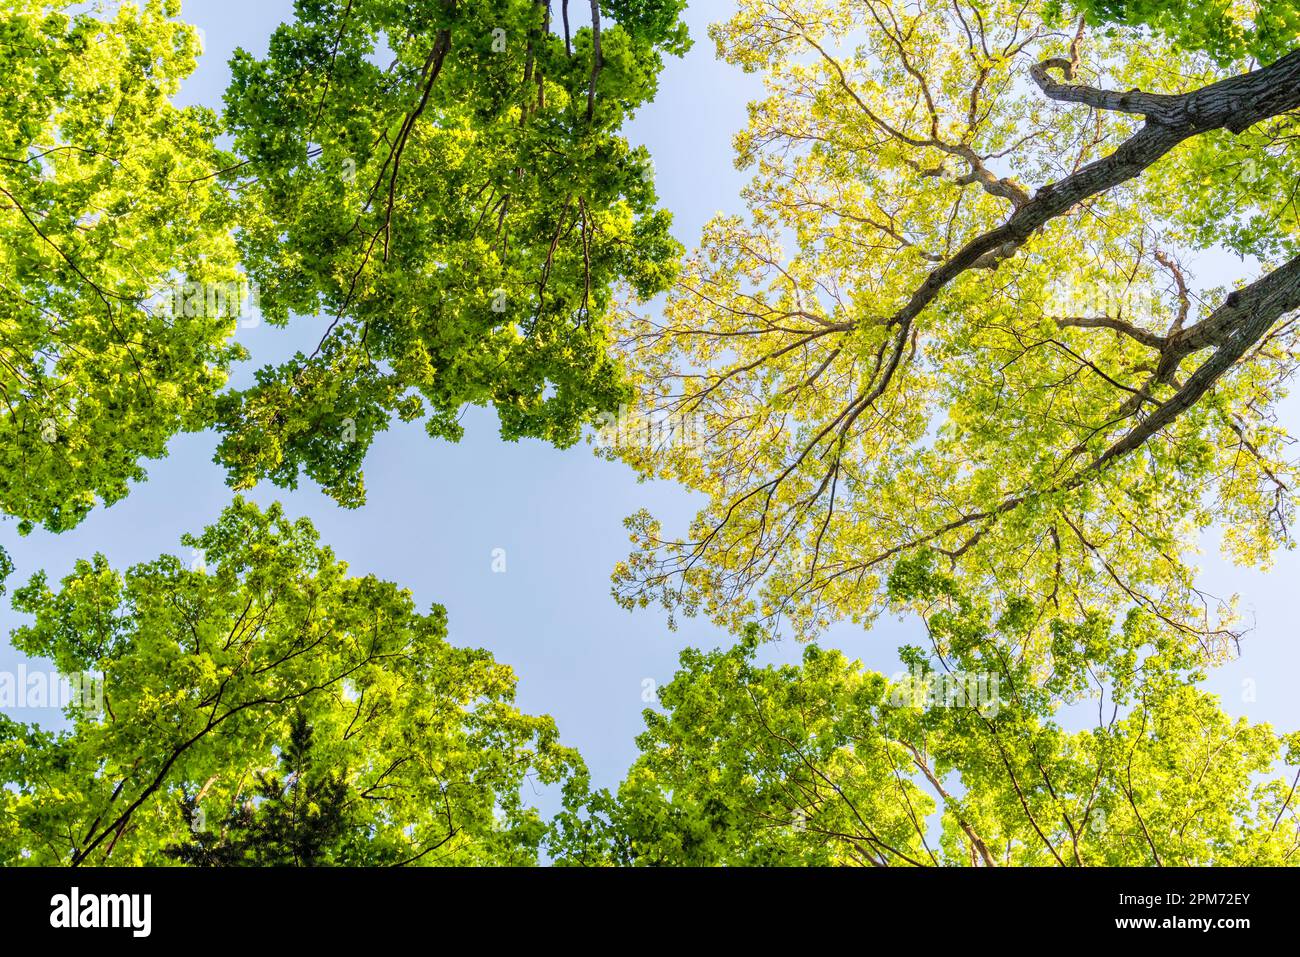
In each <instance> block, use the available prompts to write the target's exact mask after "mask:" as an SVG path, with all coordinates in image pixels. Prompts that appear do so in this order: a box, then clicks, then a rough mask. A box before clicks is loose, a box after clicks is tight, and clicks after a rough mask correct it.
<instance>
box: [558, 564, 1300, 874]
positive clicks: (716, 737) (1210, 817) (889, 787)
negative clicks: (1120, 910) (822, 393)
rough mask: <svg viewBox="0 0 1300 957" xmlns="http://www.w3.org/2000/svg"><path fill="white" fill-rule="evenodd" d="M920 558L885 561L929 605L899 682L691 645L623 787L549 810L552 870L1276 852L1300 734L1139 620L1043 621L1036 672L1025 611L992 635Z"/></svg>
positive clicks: (812, 659) (979, 607) (908, 595)
mask: <svg viewBox="0 0 1300 957" xmlns="http://www.w3.org/2000/svg"><path fill="white" fill-rule="evenodd" d="M937 557H938V556H936V555H934V553H920V554H918V555H916V556H914V557H913V558H910V559H908V560H906V561H905V562H903V563H900V565H899V567H898V570H897V571H896V573H895V576H894V579H893V580H892V581H891V584H890V587H891V591H892V592H893V594H894V596H895V597H896V598H897V599H898V600H900V601H903V600H905V601H910V602H915V603H919V604H921V605H922V606H923V607H924V613H923V615H924V621H925V624H926V627H927V632H928V636H929V639H930V647H929V648H926V649H921V648H907V649H904V653H903V658H904V660H905V661H906V663H907V664H908V667H909V671H908V674H907V675H906V676H901V675H896V676H891V677H886V676H885V675H882V674H879V673H874V672H869V671H866V670H864V669H863V668H862V666H861V665H860V664H859V663H858V662H854V661H850V660H848V659H847V658H846V657H845V656H844V654H843V653H841V652H839V651H830V650H822V649H821V648H819V647H818V646H817V645H809V646H808V647H807V648H806V649H805V652H804V657H803V662H802V664H800V665H786V666H781V667H773V666H767V667H759V666H757V665H756V664H755V663H754V660H753V659H754V656H755V653H756V650H757V646H758V642H759V640H760V639H759V631H758V629H757V628H754V629H751V633H750V634H749V636H748V637H747V638H746V639H745V640H743V641H741V642H740V643H738V644H737V645H735V646H734V647H732V648H729V649H726V650H721V651H714V652H710V653H701V652H698V651H694V650H688V651H686V652H684V653H683V654H682V657H681V670H680V671H679V672H678V673H677V676H676V677H675V678H674V680H673V681H672V682H671V683H670V684H668V685H666V686H664V688H662V689H661V691H660V696H659V697H660V702H661V703H662V706H663V710H662V711H659V710H654V709H651V710H647V711H646V714H645V718H646V731H645V733H644V734H642V735H641V737H640V738H639V739H638V745H639V747H640V750H641V755H640V757H639V758H638V759H637V761H636V763H635V764H634V765H633V766H632V768H631V770H630V771H629V772H628V775H627V777H626V779H625V780H624V781H623V783H622V784H621V785H619V787H618V789H617V791H616V792H614V793H612V794H611V793H610V792H609V791H606V790H601V791H597V792H596V793H594V794H591V795H584V796H582V797H581V798H580V799H577V800H573V801H571V802H570V807H569V809H568V810H567V811H566V812H565V813H564V814H561V815H560V816H559V817H558V818H557V820H556V822H555V831H554V836H553V840H554V844H555V854H556V858H557V860H559V861H560V862H561V863H567V864H578V865H588V866H590V865H594V864H619V865H643V866H644V865H656V866H663V865H675V866H697V867H698V866H718V865H727V866H791V865H833V864H835V865H837V864H848V865H869V866H935V865H962V866H965V865H969V866H986V867H991V866H1003V865H1009V866H1071V867H1074V866H1098V865H1101V866H1135V865H1137V866H1162V865H1163V866H1171V865H1179V866H1199V865H1277V864H1283V863H1287V862H1289V861H1290V860H1291V858H1292V857H1293V855H1294V854H1295V852H1296V850H1297V848H1300V818H1297V815H1296V808H1295V806H1294V801H1293V798H1294V792H1295V779H1296V777H1297V775H1296V769H1295V768H1294V767H1292V768H1291V769H1290V770H1289V771H1288V772H1287V773H1286V774H1285V776H1281V775H1278V771H1279V766H1280V764H1281V763H1282V762H1283V761H1285V763H1286V764H1289V765H1292V766H1294V765H1296V764H1297V763H1298V762H1300V737H1297V736H1296V735H1295V734H1290V735H1282V736H1278V735H1276V734H1274V732H1273V731H1272V729H1271V728H1269V727H1268V726H1267V725H1255V724H1251V723H1250V722H1248V721H1247V720H1245V719H1238V720H1235V721H1234V720H1232V719H1231V718H1229V717H1228V716H1227V715H1225V714H1224V713H1223V712H1222V711H1221V710H1220V709H1219V705H1218V702H1217V701H1216V700H1215V699H1214V697H1213V696H1211V695H1209V694H1207V693H1205V692H1204V691H1201V690H1199V689H1198V688H1197V687H1196V686H1195V681H1196V680H1197V678H1198V675H1197V673H1196V665H1195V657H1194V656H1192V655H1189V654H1188V653H1187V651H1186V650H1185V649H1184V648H1183V647H1181V645H1180V643H1179V642H1178V641H1177V640H1176V637H1175V636H1171V635H1170V634H1169V633H1168V631H1167V630H1165V629H1163V628H1161V626H1160V623H1159V622H1157V621H1155V620H1154V619H1152V618H1151V617H1150V616H1149V615H1147V614H1145V613H1144V612H1141V611H1136V610H1135V611H1134V612H1133V613H1131V614H1130V615H1129V616H1127V617H1126V618H1125V619H1124V620H1123V621H1122V622H1120V623H1118V624H1117V625H1116V624H1113V623H1112V622H1110V621H1107V620H1105V619H1104V618H1102V617H1100V616H1089V617H1087V618H1084V619H1082V620H1075V621H1069V620H1062V619H1057V620H1054V621H1053V622H1052V627H1051V633H1052V648H1053V652H1054V659H1053V664H1054V667H1053V668H1052V671H1051V673H1050V674H1049V675H1047V676H1046V677H1044V675H1043V673H1042V670H1041V669H1040V668H1038V667H1037V666H1036V665H1035V664H1034V658H1033V656H1030V655H1028V654H1026V651H1027V643H1028V640H1029V635H1030V628H1031V626H1032V623H1033V619H1034V615H1033V607H1032V605H1031V604H1030V603H1028V602H1018V603H1012V605H1011V606H1010V607H1009V608H1008V609H1007V611H1006V612H1005V613H1003V615H1002V617H1001V618H999V619H998V620H997V621H996V622H995V621H992V620H991V617H990V615H991V611H990V608H989V605H988V603H987V602H984V601H978V600H973V599H971V598H969V597H967V596H965V595H963V594H962V593H961V592H960V591H959V590H958V587H957V585H956V582H955V581H954V579H952V578H951V577H950V576H947V575H944V574H942V573H940V572H937V571H936V570H935V566H936V565H937V564H938V562H937V561H936V560H935V559H936V558H937ZM1094 700H1095V702H1096V708H1095V711H1093V710H1092V709H1093V703H1092V702H1093V701H1094ZM1071 708H1073V709H1074V713H1073V714H1071V711H1070V709H1071ZM1089 712H1091V714H1089ZM1081 716H1082V720H1081ZM1069 724H1083V727H1082V728H1081V729H1080V730H1070V729H1069V727H1068V725H1069ZM1089 725H1091V726H1089ZM1270 774H1272V775H1275V776H1273V777H1270V776H1269V775H1270ZM935 815H937V818H938V822H937V824H933V823H932V820H931V819H932V816H935Z"/></svg>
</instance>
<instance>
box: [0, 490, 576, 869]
mask: <svg viewBox="0 0 1300 957" xmlns="http://www.w3.org/2000/svg"><path fill="white" fill-rule="evenodd" d="M184 544H185V545H186V546H187V547H188V548H189V549H190V550H191V552H192V554H193V555H194V556H196V557H195V558H194V559H193V560H190V561H189V562H183V561H181V560H180V559H178V558H176V557H173V556H170V555H165V556H162V557H160V558H158V559H157V560H156V561H153V562H149V563H146V564H141V565H137V566H135V567H133V568H130V569H128V570H127V571H125V572H124V573H123V572H117V571H115V570H113V569H111V568H110V567H109V566H108V563H107V562H106V561H105V560H104V558H103V557H102V556H96V557H95V558H94V559H93V560H92V561H83V562H80V563H78V565H77V567H76V569H75V570H74V571H73V573H72V574H71V575H69V576H68V577H67V578H65V579H64V580H63V581H62V583H61V584H60V585H59V587H58V588H57V589H51V588H50V586H49V584H48V582H47V581H46V580H45V579H44V577H43V576H36V577H34V578H33V579H32V580H31V581H30V582H29V583H28V584H27V585H26V586H24V587H22V588H19V589H18V590H17V592H16V594H15V599H14V603H15V607H16V608H18V609H19V610H20V611H22V612H26V613H28V614H30V615H32V616H34V620H33V622H32V624H31V625H29V626H27V627H25V628H22V629H20V630H19V631H18V632H17V633H16V634H15V636H14V644H15V645H16V646H17V647H18V648H19V649H21V650H22V651H23V652H25V653H27V654H29V655H34V656H43V657H48V658H52V659H53V660H54V661H55V663H56V665H57V666H58V667H59V668H60V669H61V670H62V671H64V672H65V673H76V672H82V671H88V672H92V673H96V674H101V675H102V676H103V692H104V693H103V708H102V710H100V711H95V710H90V709H86V708H81V707H77V708H74V709H72V710H71V711H70V712H69V714H68V717H69V718H70V719H71V722H72V727H71V730H70V731H68V732H65V733H60V734H57V735H46V734H43V733H41V732H39V731H38V730H37V729H35V728H34V727H28V726H24V725H20V724H17V723H16V722H13V721H10V720H8V719H5V718H0V780H2V781H3V783H4V788H2V789H0V792H2V793H3V800H4V801H5V814H4V815H3V819H4V820H5V821H14V822H16V823H17V828H16V829H14V830H10V829H8V828H0V860H3V861H4V862H6V863H18V862H19V861H21V862H22V863H26V864H68V863H83V862H84V863H87V864H162V863H166V862H167V861H168V860H169V859H171V858H172V857H176V856H177V855H179V856H180V857H181V858H182V859H189V860H191V862H194V861H195V860H197V859H198V858H199V857H202V854H205V853H208V852H211V853H213V854H217V853H218V850H217V849H220V853H222V854H227V856H230V855H234V857H233V859H229V860H224V863H256V862H257V861H258V860H261V858H260V857H258V853H260V852H259V851H258V849H257V848H249V847H246V846H245V845H243V844H241V843H239V842H238V841H236V840H235V839H234V837H233V836H231V839H230V840H229V841H223V837H222V835H223V833H224V829H225V828H226V827H227V826H228V825H229V826H233V827H235V830H236V831H238V830H239V829H240V828H243V829H244V830H247V829H248V828H249V827H252V828H254V830H255V831H256V829H257V828H270V829H271V831H273V832H275V833H277V834H278V835H279V836H278V838H277V840H281V843H284V842H288V843H293V841H296V840H298V839H299V838H302V839H306V838H307V837H309V836H311V835H304V834H298V833H297V832H295V834H296V836H293V835H287V834H286V833H285V831H284V829H283V828H280V829H279V830H277V827H276V825H275V822H274V821H269V822H268V821H267V820H266V815H265V814H264V815H262V816H261V817H260V818H258V820H255V821H252V822H243V818H242V815H241V812H240V808H241V807H242V806H243V805H244V804H245V803H246V802H248V801H252V800H253V798H254V797H256V796H259V795H260V797H261V798H263V799H265V798H268V796H270V795H271V792H272V791H275V790H276V787H272V786H271V785H269V784H268V783H267V782H268V780H269V778H268V775H271V774H272V772H273V771H275V769H276V767H277V764H279V763H280V762H278V761H277V757H276V755H277V752H278V753H280V754H281V755H283V754H285V753H286V751H291V750H292V747H293V746H294V742H295V741H298V745H297V747H299V749H300V750H303V749H305V748H306V745H305V744H303V743H302V741H301V740H300V739H301V737H302V735H303V733H304V728H309V729H310V739H311V745H310V750H311V755H310V757H311V763H312V766H313V768H314V769H315V771H314V774H315V775H316V776H314V777H313V778H312V781H313V782H314V783H313V785H312V787H311V788H309V789H308V790H307V792H306V793H307V794H309V795H312V796H313V799H319V800H320V801H321V802H323V803H322V804H321V805H320V806H321V808H322V811H321V813H322V815H325V817H326V818H327V820H325V821H324V823H323V824H322V826H321V827H320V828H317V829H315V830H314V831H313V833H314V834H315V837H314V838H313V840H315V839H320V840H325V838H328V840H327V841H325V843H326V844H327V845H328V846H322V847H318V848H317V851H319V855H318V856H317V857H316V858H313V859H314V862H315V863H336V864H356V865H363V864H374V865H388V864H396V863H401V862H410V863H417V862H418V863H423V864H443V863H459V864H471V863H478V864H489V863H490V864H528V863H532V862H534V861H535V859H536V850H537V843H538V841H539V840H540V836H541V835H540V833H539V829H538V826H537V823H536V812H535V811H534V810H533V809H532V808H530V807H528V806H527V805H526V804H525V803H524V802H523V798H522V796H521V793H520V787H521V785H522V783H523V781H524V778H525V777H526V776H527V777H530V778H535V779H537V780H539V781H541V782H543V783H556V782H560V781H564V780H567V779H568V778H570V777H571V776H573V775H574V774H580V772H581V769H582V765H581V760H580V759H579V758H578V756H577V754H576V753H575V752H573V751H572V750H570V749H568V748H565V747H563V746H561V745H560V744H559V741H558V735H557V732H556V729H555V725H554V723H553V722H552V721H551V720H550V719H549V718H546V717H533V716H530V715H525V714H522V713H520V712H519V711H518V710H517V709H516V708H515V707H514V704H513V699H514V685H515V679H514V674H513V673H512V672H511V670H510V669H509V668H508V667H506V666H505V665H501V664H498V663H497V662H495V661H493V660H492V657H491V656H490V655H488V654H487V653H486V652H483V651H477V650H474V649H463V648H455V647H453V646H451V645H450V644H448V643H447V641H446V615H445V612H444V611H443V609H442V608H441V607H439V606H434V607H433V608H432V609H431V610H430V611H429V612H428V613H424V614H421V613H419V612H417V610H416V609H415V608H414V606H413V605H412V602H411V597H410V594H409V593H408V592H406V591H404V590H402V589H400V588H398V587H397V586H395V585H392V584H390V583H388V582H382V581H379V580H377V579H375V578H373V577H363V578H358V577H352V576H349V575H348V574H347V566H346V565H344V564H343V563H341V562H340V561H338V560H337V559H336V558H335V557H334V555H333V553H332V552H331V551H330V550H329V549H328V548H326V547H323V546H321V545H320V544H319V543H318V542H317V539H316V533H315V531H314V529H313V528H312V526H311V525H310V524H309V523H308V522H306V521H305V520H299V521H296V522H295V521H291V520H289V519H288V518H286V517H285V516H284V515H283V513H282V512H281V511H280V509H279V507H278V506H276V507H272V508H270V509H268V510H267V511H265V512H263V511H261V510H259V509H258V508H257V507H256V506H254V505H252V504H250V503H247V502H244V501H242V500H238V499H237V500H236V501H235V503H234V504H233V505H231V506H230V507H229V508H227V509H226V511H225V512H223V513H222V515H221V517H220V519H219V520H218V521H217V522H216V523H214V524H213V525H211V526H209V527H208V528H207V529H206V530H205V531H204V532H203V533H202V534H201V535H196V536H187V537H186V538H185V540H184ZM301 758H302V755H299V758H298V759H295V760H296V761H297V764H296V765H295V767H294V768H290V769H288V770H289V771H290V772H292V771H293V770H295V769H297V767H298V765H301V763H302V761H301ZM281 784H283V782H281ZM268 813H269V812H268ZM204 821H207V822H211V823H210V825H205V824H204V823H203V822H204ZM326 825H328V826H326ZM309 830H311V829H309ZM318 843H319V841H318ZM178 848H179V849H182V850H178ZM185 848H188V850H183V849H185ZM241 848H242V850H241ZM169 849H170V850H169ZM205 849H206V850H205ZM283 850H284V849H283V848H281V851H283ZM245 851H246V852H247V854H246V853H245ZM261 851H267V849H266V848H262V849H261ZM227 852H228V853H227ZM276 853H280V852H279V851H277V852H276ZM285 853H287V852H285ZM315 853H316V852H315V851H314V852H313V854H315ZM274 862H276V863H288V861H284V860H279V859H277V860H276V861H274ZM297 863H304V862H303V861H297Z"/></svg>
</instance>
